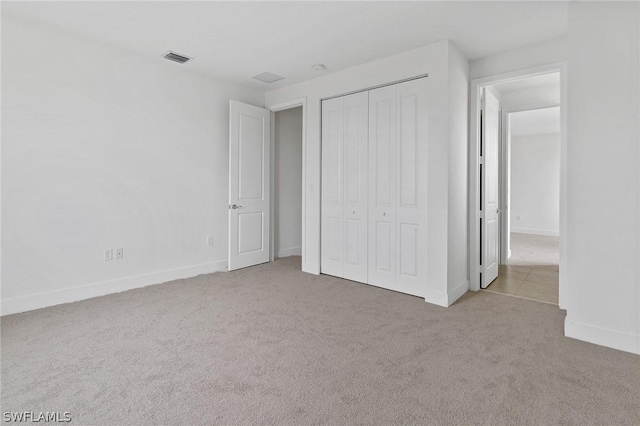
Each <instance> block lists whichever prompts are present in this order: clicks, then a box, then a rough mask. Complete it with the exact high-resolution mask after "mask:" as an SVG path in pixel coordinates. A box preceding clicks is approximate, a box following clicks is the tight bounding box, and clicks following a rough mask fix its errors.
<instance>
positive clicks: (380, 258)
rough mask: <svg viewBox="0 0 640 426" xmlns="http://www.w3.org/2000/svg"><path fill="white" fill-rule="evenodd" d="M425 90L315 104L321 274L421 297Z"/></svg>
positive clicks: (422, 86)
mask: <svg viewBox="0 0 640 426" xmlns="http://www.w3.org/2000/svg"><path fill="white" fill-rule="evenodd" d="M427 84H428V82H427V81H426V79H417V80H413V81H409V82H405V83H399V84H395V85H391V86H386V87H382V88H379V89H375V90H370V91H368V92H361V93H357V94H354V95H348V96H343V97H339V98H334V99H330V100H326V101H323V102H322V215H321V245H322V252H321V272H322V273H324V274H329V275H334V276H338V277H342V278H347V279H350V280H354V281H359V282H363V283H368V284H372V285H375V286H378V287H384V288H387V289H390V290H395V291H400V292H403V293H408V294H413V295H417V296H424V289H425V287H426V285H425V282H424V280H425V279H426V238H427V235H426V224H427V197H426V196H427V194H426V188H427V99H426V96H427Z"/></svg>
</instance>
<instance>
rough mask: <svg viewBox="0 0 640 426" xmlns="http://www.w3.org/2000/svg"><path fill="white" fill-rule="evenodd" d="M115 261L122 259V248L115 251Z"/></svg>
mask: <svg viewBox="0 0 640 426" xmlns="http://www.w3.org/2000/svg"><path fill="white" fill-rule="evenodd" d="M117 259H124V249H122V248H117V249H116V260H117Z"/></svg>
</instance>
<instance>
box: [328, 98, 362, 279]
mask: <svg viewBox="0 0 640 426" xmlns="http://www.w3.org/2000/svg"><path fill="white" fill-rule="evenodd" d="M368 98H369V97H368V93H367V92H361V93H356V94H353V95H349V96H343V97H339V98H335V99H330V100H327V101H323V102H322V164H323V167H322V218H321V226H322V233H321V247H322V254H321V256H322V258H321V265H320V267H321V272H322V273H325V274H329V275H335V276H338V277H343V278H347V279H350V280H354V281H359V282H363V283H366V282H367V177H368V176H367V175H368V171H367V149H368V147H367V145H368V135H367V131H368V126H367V121H368Z"/></svg>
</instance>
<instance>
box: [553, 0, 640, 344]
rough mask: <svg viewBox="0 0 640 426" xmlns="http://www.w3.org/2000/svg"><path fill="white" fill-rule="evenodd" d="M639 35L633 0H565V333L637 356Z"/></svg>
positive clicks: (639, 337)
mask: <svg viewBox="0 0 640 426" xmlns="http://www.w3.org/2000/svg"><path fill="white" fill-rule="evenodd" d="M639 40H640V4H639V3H637V2H571V3H569V38H568V47H569V67H568V68H569V78H568V81H569V105H568V147H567V151H568V153H569V156H568V242H567V244H568V250H567V251H568V267H569V282H568V289H567V290H568V296H569V297H567V305H566V309H567V317H566V321H565V333H566V335H567V336H570V337H575V338H578V339H582V340H586V341H590V342H594V343H598V344H601V345H605V346H611V347H614V348H618V349H622V350H626V351H629V352H635V353H638V354H640V167H639V165H640V146H639V145H640V124H639V122H640V99H639V98H640V67H639V60H640V59H639V56H640V41H639Z"/></svg>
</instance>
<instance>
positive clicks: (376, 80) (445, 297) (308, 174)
mask: <svg viewBox="0 0 640 426" xmlns="http://www.w3.org/2000/svg"><path fill="white" fill-rule="evenodd" d="M452 49H454V47H453V46H452V44H451V43H450V42H449V41H442V42H438V43H434V44H431V45H429V46H425V47H421V48H419V49H414V50H410V51H407V52H404V53H401V54H398V55H394V56H390V57H387V58H384V59H380V60H377V61H373V62H370V63H366V64H363V65H359V66H356V67H353V68H349V69H346V70H342V71H338V72H335V73H331V74H328V75H325V76H322V77H318V78H316V79H313V80H309V81H306V82H302V83H298V84H294V85H291V86H287V87H284V88H281V89H278V90H274V91H271V92H267V94H266V104H267V107H269V106H271V105H277V104H280V103H284V102H289V101H293V100H296V99H300V98H306V100H307V109H308V111H307V124H306V139H305V141H306V142H305V144H306V145H305V158H304V160H303V161H304V164H305V166H304V170H305V172H304V173H305V182H306V188H304V191H305V206H304V212H305V213H304V217H303V226H304V230H305V241H303V245H304V247H303V250H302V252H303V259H302V269H303V271H305V272H311V273H315V274H317V273H319V272H320V250H319V249H320V102H321V99H323V98H327V97H331V96H337V95H341V94H345V93H348V92H352V91H356V90H362V89H367V88H370V87H374V86H377V85H380V84H386V83H391V82H395V81H400V80H403V79H406V78H410V77H415V76H418V75H423V74H426V73H428V74H429V77H428V81H429V83H430V88H429V106H428V108H429V111H430V115H429V117H428V120H429V141H430V146H429V150H428V157H429V160H428V164H427V165H426V167H427V168H428V183H427V185H428V194H429V195H428V212H427V214H428V218H429V219H428V226H427V233H428V235H429V241H428V248H427V253H428V254H427V259H426V262H427V270H428V272H427V275H428V278H427V282H426V283H425V287H426V292H427V294H428V297H427V300H428V301H431V302H433V303H437V304H442V305H448V304H450V303H452V302H451V301H450V298H449V289H448V266H447V261H448V242H449V232H448V229H449V228H448V220H449V216H448V215H449V212H448V209H449V204H448V197H449V187H448V180H449V179H448V177H449V170H448V169H449V161H448V158H449V149H450V148H449V137H450V132H451V131H452V128H453V127H450V124H449V123H450V117H449V114H450V111H449V98H450V96H456V95H453V93H452V94H450V93H449V84H448V79H449V55H450V51H451V50H452ZM452 61H454V62H456V63H458V62H460V61H462V59H455V60H452ZM456 84H457V83H456ZM463 118H464V122H460V120H462V119H463ZM451 120H453V121H455V122H454V123H452V124H451V126H463V127H464V126H466V115H465V116H464V117H462V116H461V115H456V116H454V117H451ZM464 149H466V146H465V148H464ZM465 155H466V152H465ZM465 191H466V189H465ZM465 194H466V192H465ZM456 241H457V240H456ZM456 284H457V283H456Z"/></svg>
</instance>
